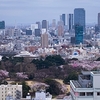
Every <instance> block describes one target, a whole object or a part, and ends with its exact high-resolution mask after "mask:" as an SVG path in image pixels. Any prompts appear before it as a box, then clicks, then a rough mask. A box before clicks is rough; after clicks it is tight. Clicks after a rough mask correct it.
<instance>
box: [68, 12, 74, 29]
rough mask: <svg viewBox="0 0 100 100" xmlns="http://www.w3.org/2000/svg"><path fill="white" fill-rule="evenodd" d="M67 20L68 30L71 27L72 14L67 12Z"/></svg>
mask: <svg viewBox="0 0 100 100" xmlns="http://www.w3.org/2000/svg"><path fill="white" fill-rule="evenodd" d="M67 22H68V23H67V25H68V30H69V31H71V30H72V29H73V14H68V16H67Z"/></svg>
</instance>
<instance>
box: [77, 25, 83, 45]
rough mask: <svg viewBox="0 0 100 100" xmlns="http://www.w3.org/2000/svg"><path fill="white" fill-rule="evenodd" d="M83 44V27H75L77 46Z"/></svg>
mask: <svg viewBox="0 0 100 100" xmlns="http://www.w3.org/2000/svg"><path fill="white" fill-rule="evenodd" d="M80 43H83V26H80V25H75V44H80Z"/></svg>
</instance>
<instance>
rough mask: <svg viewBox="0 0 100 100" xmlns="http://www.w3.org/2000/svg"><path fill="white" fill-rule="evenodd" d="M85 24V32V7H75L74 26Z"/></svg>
mask: <svg viewBox="0 0 100 100" xmlns="http://www.w3.org/2000/svg"><path fill="white" fill-rule="evenodd" d="M76 25H80V26H83V31H84V32H85V10H84V8H75V9H74V26H76Z"/></svg>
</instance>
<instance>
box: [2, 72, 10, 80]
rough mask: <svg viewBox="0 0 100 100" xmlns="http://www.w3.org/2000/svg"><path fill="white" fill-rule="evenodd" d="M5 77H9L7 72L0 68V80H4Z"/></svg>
mask: <svg viewBox="0 0 100 100" xmlns="http://www.w3.org/2000/svg"><path fill="white" fill-rule="evenodd" d="M7 77H9V72H7V71H6V70H0V80H4V79H5V78H7Z"/></svg>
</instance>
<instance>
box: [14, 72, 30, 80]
mask: <svg viewBox="0 0 100 100" xmlns="http://www.w3.org/2000/svg"><path fill="white" fill-rule="evenodd" d="M16 77H17V78H18V79H19V80H23V79H28V75H26V74H25V73H24V72H17V73H16Z"/></svg>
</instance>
